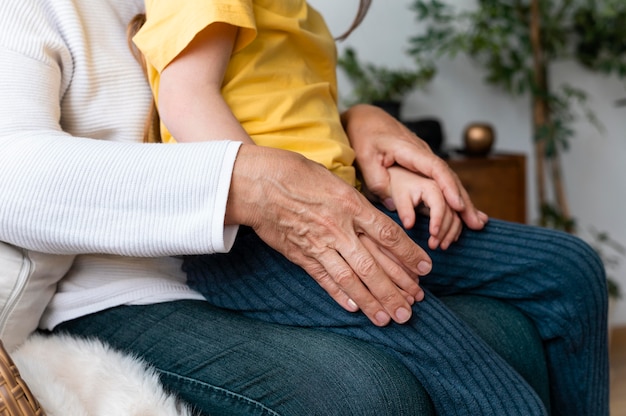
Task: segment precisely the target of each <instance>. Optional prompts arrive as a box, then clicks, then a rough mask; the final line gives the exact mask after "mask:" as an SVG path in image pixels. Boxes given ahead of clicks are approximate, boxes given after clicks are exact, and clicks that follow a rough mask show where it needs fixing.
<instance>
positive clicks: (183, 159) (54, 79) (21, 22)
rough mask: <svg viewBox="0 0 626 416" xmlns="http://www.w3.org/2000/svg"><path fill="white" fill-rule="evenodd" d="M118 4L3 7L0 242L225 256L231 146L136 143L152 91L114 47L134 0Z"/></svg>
mask: <svg viewBox="0 0 626 416" xmlns="http://www.w3.org/2000/svg"><path fill="white" fill-rule="evenodd" d="M116 1H117V0H109V1H102V2H101V1H98V2H86V1H83V2H80V1H74V0H54V1H41V0H2V3H0V27H2V30H1V34H0V96H2V97H3V98H2V100H0V198H1V201H2V202H1V203H0V240H2V241H6V242H9V243H12V244H15V245H17V246H20V247H24V248H27V249H32V250H37V251H41V252H47V253H58V254H76V253H108V254H118V255H126V256H147V257H151V256H164V255H177V254H195V253H211V252H221V251H225V250H228V249H229V248H230V245H231V243H232V239H233V234H234V232H235V229H233V228H230V229H229V228H226V229H225V227H224V214H225V207H226V201H227V196H228V191H229V186H230V180H231V173H232V169H233V164H234V161H235V158H236V154H237V151H238V148H239V144H238V143H236V142H230V141H221V142H210V143H198V144H178V145H161V144H153V145H149V144H142V143H138V141H140V139H139V134H140V131H141V125H142V120H143V119H144V118H145V109H146V107H147V104H146V103H147V100H148V98H149V90H148V87H147V85H146V83H145V80H144V79H143V75H142V74H141V71H140V70H139V69H138V65H136V63H135V62H134V61H133V60H132V57H130V54H129V53H128V50H127V49H125V43H122V41H123V40H124V39H123V35H124V28H125V25H126V22H127V21H128V20H129V18H130V17H131V16H132V14H134V10H131V8H133V7H134V8H138V7H141V2H139V1H132V2H121V1H117V4H115V7H112V6H111V4H113V3H115V2H116ZM122 3H124V4H122ZM127 4H128V5H127ZM81 7H89V8H90V9H89V13H84V16H82V15H81ZM124 8H126V9H127V11H126V13H125V14H124V15H120V12H119V10H120V9H122V10H123V9H124ZM24 9H27V10H24ZM85 16H89V17H91V18H97V19H100V20H99V22H100V24H99V25H96V24H90V22H84V21H82V20H84V19H85ZM103 22H104V23H105V24H106V25H107V26H104V25H103V24H102V23H103ZM105 27H108V29H110V30H109V33H106V32H104V33H103V32H102V30H103V28H105ZM85 30H87V32H84V31H85ZM111 51H114V52H111Z"/></svg>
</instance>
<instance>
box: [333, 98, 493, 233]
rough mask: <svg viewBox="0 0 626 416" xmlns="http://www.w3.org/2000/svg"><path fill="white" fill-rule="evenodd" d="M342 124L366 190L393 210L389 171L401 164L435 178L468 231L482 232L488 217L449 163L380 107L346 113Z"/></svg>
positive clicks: (357, 108)
mask: <svg viewBox="0 0 626 416" xmlns="http://www.w3.org/2000/svg"><path fill="white" fill-rule="evenodd" d="M342 122H343V125H344V128H345V129H346V133H347V134H348V137H349V138H350V143H351V144H352V147H353V148H354V151H355V154H356V162H357V164H358V166H359V168H360V170H361V173H362V175H363V178H364V180H365V184H366V185H367V188H368V189H369V190H370V191H371V192H372V193H373V194H374V195H376V196H377V197H378V198H380V200H381V201H382V202H383V203H384V204H385V205H386V206H387V207H393V202H392V200H391V196H392V195H391V189H390V186H391V185H390V176H389V172H388V170H387V169H388V168H389V167H391V166H393V165H399V166H402V167H404V168H405V169H408V170H410V171H412V172H415V173H417V174H420V175H422V176H425V177H427V178H431V179H433V180H434V181H435V182H436V183H437V185H438V186H439V187H440V189H441V192H442V193H443V195H444V197H445V200H446V202H447V203H448V204H449V205H450V207H451V208H452V209H453V210H455V211H456V212H458V213H459V215H460V217H461V219H462V220H463V222H464V223H465V224H467V226H468V227H469V228H471V229H474V230H479V229H482V228H483V227H484V225H485V223H486V222H487V220H488V218H487V215H486V214H485V213H483V212H481V211H479V210H477V209H476V207H474V204H473V203H472V201H471V200H470V197H469V195H468V194H467V191H466V190H465V188H464V187H463V185H461V181H460V180H459V178H458V177H457V176H456V174H455V173H454V172H453V171H452V170H451V169H450V167H449V166H448V164H447V163H446V162H445V161H443V160H442V159H441V158H439V157H437V156H436V155H435V154H434V153H433V152H432V150H431V149H430V148H429V147H428V144H427V143H425V142H424V141H423V140H421V139H419V138H418V137H417V136H415V134H413V133H412V132H411V131H410V130H409V129H407V128H406V127H405V126H404V125H403V124H402V123H400V122H399V121H398V120H396V119H395V118H393V117H391V116H390V115H389V114H387V113H386V112H385V111H384V110H382V109H380V108H378V107H374V106H370V105H364V104H362V105H356V106H354V107H352V108H350V109H349V110H347V111H346V112H344V113H343V114H342ZM440 225H441V224H436V225H435V226H437V227H439V226H440Z"/></svg>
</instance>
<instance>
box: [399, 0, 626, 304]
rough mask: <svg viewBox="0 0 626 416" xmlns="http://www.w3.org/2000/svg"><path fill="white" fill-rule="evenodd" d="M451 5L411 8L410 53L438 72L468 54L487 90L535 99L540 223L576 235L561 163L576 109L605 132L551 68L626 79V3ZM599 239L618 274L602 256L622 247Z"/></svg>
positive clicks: (532, 0)
mask: <svg viewBox="0 0 626 416" xmlns="http://www.w3.org/2000/svg"><path fill="white" fill-rule="evenodd" d="M448 3H449V2H448V1H446V2H444V1H442V0H414V1H413V3H412V6H411V8H412V10H414V11H415V12H416V14H417V19H418V20H419V21H420V27H424V26H426V30H425V31H424V32H423V34H421V35H418V36H414V37H413V38H411V39H410V44H411V48H410V50H409V53H410V54H411V55H412V56H413V57H414V58H415V59H416V61H417V62H418V63H420V64H421V65H426V66H430V67H433V68H434V67H435V61H436V59H437V58H438V57H441V56H444V55H445V56H449V57H454V56H455V55H457V54H460V53H465V54H467V55H468V56H469V57H471V58H472V59H473V60H475V61H476V62H477V63H478V64H479V65H481V66H482V67H483V69H484V70H485V81H486V82H487V83H489V84H492V85H495V86H499V87H501V88H502V89H504V90H505V91H506V92H508V93H511V94H513V95H524V94H528V95H529V96H530V98H531V105H532V125H533V136H534V137H533V146H534V156H535V167H536V170H535V181H536V184H537V193H538V195H537V200H538V205H539V206H538V210H539V215H540V219H539V223H540V225H543V226H550V227H553V228H558V229H563V230H565V231H568V232H575V231H576V221H575V220H574V217H573V215H572V214H571V212H570V209H569V204H568V201H567V197H566V193H565V187H564V184H563V180H562V176H563V173H562V169H561V162H560V154H561V153H562V152H563V151H566V150H567V149H568V146H569V139H570V138H571V137H572V136H573V134H574V128H573V127H572V126H573V122H574V121H575V120H576V118H577V117H576V112H575V111H574V107H575V106H579V109H582V110H583V113H584V114H585V116H586V118H587V120H589V121H590V122H591V123H593V124H594V125H595V126H596V127H597V128H598V129H599V130H602V126H601V125H600V123H599V121H598V120H597V118H596V116H595V114H593V113H592V112H591V111H590V110H589V109H588V108H587V106H586V105H585V104H586V100H587V93H586V91H584V90H582V89H581V88H579V87H577V86H572V85H563V86H561V87H559V88H555V87H554V85H553V83H552V80H551V78H550V75H551V72H550V67H551V65H552V64H553V63H555V62H556V61H562V60H567V59H569V60H572V61H576V62H578V63H580V64H582V65H584V66H585V67H586V68H588V69H589V70H591V71H595V72H598V73H599V74H603V75H611V74H615V75H617V76H619V77H622V78H625V77H626V2H624V1H623V0H595V1H589V0H513V1H502V0H478V6H477V8H476V9H475V10H472V11H461V12H457V11H456V10H455V9H454V8H453V7H452V6H450V5H449V4H448ZM625 101H626V100H625ZM617 104H618V105H619V104H623V103H622V102H621V101H620V102H618V103H617ZM594 238H595V243H594V246H595V248H596V251H598V254H600V257H601V258H602V260H603V262H604V264H605V267H606V268H607V269H610V268H611V267H614V265H615V261H616V258H615V256H614V255H613V256H607V253H606V251H605V250H604V249H603V248H611V250H613V252H614V254H618V255H619V256H623V255H624V253H625V252H624V249H623V247H621V246H620V245H619V244H617V243H616V242H615V241H613V240H612V239H610V238H609V237H608V235H606V234H605V233H596V234H595V237H594ZM607 284H608V286H609V293H610V295H611V298H612V299H613V300H615V299H617V298H619V296H621V293H620V288H619V286H618V285H617V282H616V281H615V280H614V279H613V278H612V277H611V276H609V278H608V281H607Z"/></svg>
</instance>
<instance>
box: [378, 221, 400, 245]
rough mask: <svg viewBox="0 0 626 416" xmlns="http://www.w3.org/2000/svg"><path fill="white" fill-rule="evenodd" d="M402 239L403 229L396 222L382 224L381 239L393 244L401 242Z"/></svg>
mask: <svg viewBox="0 0 626 416" xmlns="http://www.w3.org/2000/svg"><path fill="white" fill-rule="evenodd" d="M401 237H402V230H401V228H400V227H399V226H398V225H397V224H396V223H394V222H390V221H389V222H387V221H385V223H382V224H380V238H381V239H382V240H383V241H386V242H388V243H391V244H395V243H398V242H400V239H401Z"/></svg>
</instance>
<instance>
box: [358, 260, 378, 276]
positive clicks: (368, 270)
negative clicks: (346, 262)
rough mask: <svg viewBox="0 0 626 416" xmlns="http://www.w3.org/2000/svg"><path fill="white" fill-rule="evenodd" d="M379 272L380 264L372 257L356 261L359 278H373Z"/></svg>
mask: <svg viewBox="0 0 626 416" xmlns="http://www.w3.org/2000/svg"><path fill="white" fill-rule="evenodd" d="M377 270H378V263H376V260H374V258H373V257H370V256H361V257H359V258H358V259H357V260H356V263H355V267H354V271H355V272H356V273H357V274H358V275H359V276H363V277H365V276H371V275H372V274H374V273H375V272H376V271H377Z"/></svg>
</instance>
